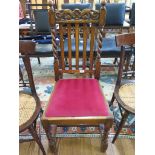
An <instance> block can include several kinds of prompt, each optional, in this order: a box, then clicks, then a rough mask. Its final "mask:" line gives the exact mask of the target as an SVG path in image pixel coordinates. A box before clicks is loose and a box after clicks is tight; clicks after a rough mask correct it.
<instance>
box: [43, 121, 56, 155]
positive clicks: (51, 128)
mask: <svg viewBox="0 0 155 155" xmlns="http://www.w3.org/2000/svg"><path fill="white" fill-rule="evenodd" d="M43 126H44V129H45V132H46V136H47V139H48V141H49V147H50V149H51V151H52V152H53V153H56V152H57V145H58V143H57V138H56V129H57V126H56V125H47V124H46V125H45V124H43Z"/></svg>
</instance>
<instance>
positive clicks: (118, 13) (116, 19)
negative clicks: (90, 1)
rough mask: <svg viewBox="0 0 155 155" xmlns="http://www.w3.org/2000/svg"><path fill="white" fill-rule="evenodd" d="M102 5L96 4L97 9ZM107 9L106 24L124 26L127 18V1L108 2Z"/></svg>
mask: <svg viewBox="0 0 155 155" xmlns="http://www.w3.org/2000/svg"><path fill="white" fill-rule="evenodd" d="M100 7H101V4H100V3H97V4H96V5H95V8H96V10H99V9H100ZM106 11H107V15H106V24H105V26H123V23H124V20H125V3H107V4H106Z"/></svg>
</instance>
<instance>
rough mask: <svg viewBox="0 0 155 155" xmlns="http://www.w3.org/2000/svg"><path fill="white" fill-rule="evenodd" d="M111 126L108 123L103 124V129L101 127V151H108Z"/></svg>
mask: <svg viewBox="0 0 155 155" xmlns="http://www.w3.org/2000/svg"><path fill="white" fill-rule="evenodd" d="M109 130H110V128H109V127H107V126H106V125H102V129H101V127H100V131H101V151H102V152H106V150H107V148H108V134H109Z"/></svg>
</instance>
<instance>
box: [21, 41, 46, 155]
mask: <svg viewBox="0 0 155 155" xmlns="http://www.w3.org/2000/svg"><path fill="white" fill-rule="evenodd" d="M34 48H35V43H33V42H31V41H26V42H25V41H20V42H19V52H20V54H21V56H20V58H22V59H23V61H24V65H25V68H26V71H27V75H28V79H29V84H30V89H31V93H30V92H24V91H20V92H19V133H21V132H23V131H25V130H27V129H28V130H29V132H30V133H31V135H32V137H33V138H34V140H35V141H36V142H37V144H38V145H39V147H40V149H41V151H42V153H43V155H46V152H45V150H44V148H43V145H42V143H41V140H40V138H39V137H38V135H37V131H36V120H37V118H38V116H39V114H40V112H41V110H42V109H41V105H40V101H39V98H38V96H37V93H36V89H35V85H34V81H33V75H32V69H31V64H30V59H29V57H28V53H33V52H34ZM20 74H21V70H20ZM23 86H25V85H23ZM20 142H22V140H20Z"/></svg>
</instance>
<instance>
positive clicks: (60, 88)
mask: <svg viewBox="0 0 155 155" xmlns="http://www.w3.org/2000/svg"><path fill="white" fill-rule="evenodd" d="M109 115H110V114H109V107H108V105H107V103H106V100H105V98H104V96H103V94H102V92H101V88H100V86H99V82H98V81H97V80H96V79H62V80H59V81H58V82H57V83H56V86H55V89H54V91H53V94H52V95H51V97H50V100H49V104H48V107H47V109H46V112H45V116H46V117H80V116H109Z"/></svg>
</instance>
